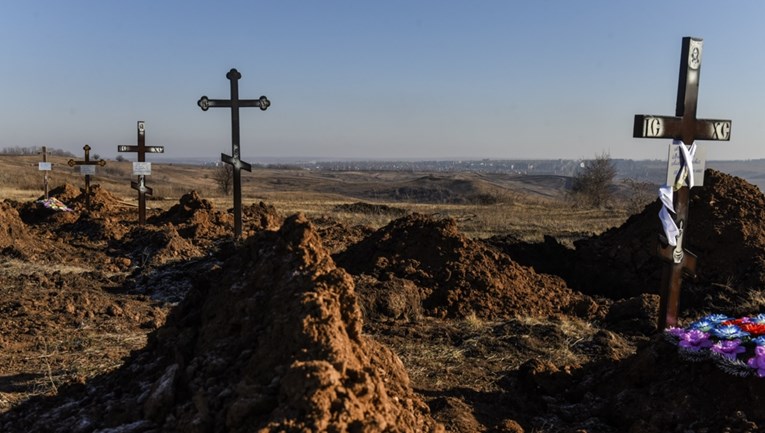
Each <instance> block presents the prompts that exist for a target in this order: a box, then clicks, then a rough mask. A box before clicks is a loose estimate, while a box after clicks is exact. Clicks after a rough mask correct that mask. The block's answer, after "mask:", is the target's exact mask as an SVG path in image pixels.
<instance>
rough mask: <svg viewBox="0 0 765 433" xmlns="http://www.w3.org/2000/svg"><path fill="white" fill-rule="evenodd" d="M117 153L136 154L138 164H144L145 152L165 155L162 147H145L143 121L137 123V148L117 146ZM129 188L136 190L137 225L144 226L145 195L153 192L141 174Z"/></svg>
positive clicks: (144, 126)
mask: <svg viewBox="0 0 765 433" xmlns="http://www.w3.org/2000/svg"><path fill="white" fill-rule="evenodd" d="M117 151H118V152H136V153H137V154H138V162H146V152H149V153H165V148H164V146H147V145H146V125H145V124H144V122H143V120H139V121H138V146H117ZM130 187H131V188H133V189H135V190H138V224H140V225H144V224H146V194H148V195H152V193H153V190H152V189H151V188H149V187H148V186H146V179H145V178H144V175H143V174H139V175H138V182H134V181H131V182H130Z"/></svg>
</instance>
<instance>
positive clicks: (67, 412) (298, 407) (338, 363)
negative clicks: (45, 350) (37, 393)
mask: <svg viewBox="0 0 765 433" xmlns="http://www.w3.org/2000/svg"><path fill="white" fill-rule="evenodd" d="M361 327H362V322H361V314H360V312H359V308H358V305H357V303H356V297H355V294H354V287H353V280H352V278H351V277H350V276H349V275H348V274H347V273H345V272H344V271H343V270H341V269H339V268H336V267H335V265H334V263H333V261H332V259H331V257H330V255H329V253H328V252H327V250H326V249H324V247H323V246H322V245H321V241H320V239H319V237H318V236H317V234H316V232H315V230H314V229H313V228H312V227H311V225H310V223H308V222H307V220H306V219H305V218H304V217H301V216H295V217H291V218H289V219H287V221H286V222H285V223H284V225H283V226H282V228H281V229H280V230H279V231H278V232H272V231H263V232H260V233H258V234H257V235H256V236H254V237H252V238H250V239H248V241H247V243H246V245H245V246H243V247H241V248H240V249H238V250H237V251H235V252H234V253H233V254H232V255H231V257H230V258H229V259H228V260H227V261H226V262H225V263H224V264H223V266H222V267H221V268H219V269H218V271H217V272H213V273H212V275H210V279H209V281H206V282H205V281H200V282H199V285H198V286H197V287H196V288H195V289H194V290H192V292H191V293H189V295H188V296H187V298H186V299H185V301H184V302H183V303H182V304H181V305H179V307H178V308H176V309H175V310H174V311H173V312H172V314H171V315H170V317H169V318H168V321H167V323H166V325H165V326H164V327H163V328H161V329H160V330H158V331H157V332H156V333H154V334H152V336H151V341H150V343H149V345H148V346H147V349H145V350H144V351H142V352H140V353H136V354H134V355H133V357H132V358H131V359H129V360H128V361H127V363H126V364H125V365H124V366H123V367H122V368H121V369H120V370H118V371H117V372H115V373H113V374H110V375H107V376H102V377H100V378H98V379H97V380H94V381H92V382H91V383H89V384H88V385H87V386H79V387H78V386H74V387H71V388H69V389H67V390H63V391H62V392H61V395H59V396H58V397H56V398H51V399H37V400H32V401H29V402H27V403H25V404H23V405H22V406H20V407H18V408H17V409H15V410H13V411H11V412H8V413H6V414H4V415H3V416H2V417H0V427H2V428H0V430H2V431H27V432H34V431H52V432H85V431H94V430H99V429H103V430H99V431H113V432H148V431H185V432H211V431H227V432H252V431H257V432H262V433H265V432H307V431H315V432H319V431H335V432H344V431H349V432H351V431H364V432H392V431H396V432H442V431H444V429H443V427H442V426H440V425H439V424H437V423H436V422H435V421H434V420H433V419H432V418H431V416H430V415H429V409H428V407H427V405H425V403H424V402H423V401H422V400H421V399H420V398H419V397H418V396H416V395H415V394H414V393H413V391H412V389H411V387H410V385H409V379H408V376H407V373H406V371H405V369H404V366H403V364H402V363H401V361H400V360H399V359H398V358H397V357H396V356H395V355H394V354H393V352H391V351H390V350H389V349H387V348H386V347H384V346H382V345H381V344H379V343H377V342H375V341H374V340H371V339H370V338H369V337H366V336H364V335H362V332H361Z"/></svg>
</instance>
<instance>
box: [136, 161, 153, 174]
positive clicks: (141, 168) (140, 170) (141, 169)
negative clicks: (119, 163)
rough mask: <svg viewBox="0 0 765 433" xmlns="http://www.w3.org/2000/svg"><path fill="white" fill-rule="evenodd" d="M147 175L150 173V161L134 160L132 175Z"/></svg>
mask: <svg viewBox="0 0 765 433" xmlns="http://www.w3.org/2000/svg"><path fill="white" fill-rule="evenodd" d="M149 175H151V163H150V162H134V163H133V176H149Z"/></svg>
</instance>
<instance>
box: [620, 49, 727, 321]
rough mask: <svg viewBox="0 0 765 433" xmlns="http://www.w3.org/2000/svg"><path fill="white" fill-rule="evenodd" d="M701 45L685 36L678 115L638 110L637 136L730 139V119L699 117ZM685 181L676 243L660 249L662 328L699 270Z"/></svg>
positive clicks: (679, 194)
mask: <svg viewBox="0 0 765 433" xmlns="http://www.w3.org/2000/svg"><path fill="white" fill-rule="evenodd" d="M701 49H702V39H699V38H692V37H685V38H683V47H682V54H681V57H680V76H679V81H678V86H677V106H676V108H675V116H674V117H672V116H651V115H644V114H636V115H635V125H634V130H633V137H635V138H672V139H675V140H679V141H681V142H682V143H680V144H679V146H692V145H693V142H694V141H695V140H716V141H728V140H730V130H731V121H730V120H717V119H714V120H713V119H697V118H696V102H697V99H698V94H699V75H700V74H701ZM683 153H685V152H683ZM681 181H682V182H683V183H682V184H681V185H680V186H676V187H674V188H673V189H675V190H676V192H675V195H676V197H675V199H674V200H673V203H674V208H675V216H674V217H673V218H672V219H673V220H674V223H675V225H676V226H677V228H678V231H679V234H678V235H677V237H676V239H675V241H676V242H675V243H676V245H675V246H672V245H670V244H669V243H666V244H665V242H663V241H664V240H665V239H662V242H660V245H659V251H658V253H659V257H661V258H662V259H663V260H664V261H665V262H666V264H665V267H664V272H663V273H662V278H661V287H660V290H661V301H660V304H659V323H658V325H659V330H663V329H664V328H666V327H667V326H676V325H677V313H678V303H679V301H680V284H681V280H682V275H683V273H686V274H689V275H691V276H693V275H695V273H696V256H695V255H693V254H692V253H691V252H689V251H688V250H686V249H685V248H684V247H683V242H684V239H683V237H684V236H683V235H684V232H685V230H687V228H688V202H689V188H688V186H687V185H686V184H685V180H684V179H681ZM678 188H679V189H678Z"/></svg>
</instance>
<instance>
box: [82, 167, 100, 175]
mask: <svg viewBox="0 0 765 433" xmlns="http://www.w3.org/2000/svg"><path fill="white" fill-rule="evenodd" d="M79 167H80V174H82V175H90V176H95V174H96V166H95V165H80V166H79Z"/></svg>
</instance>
